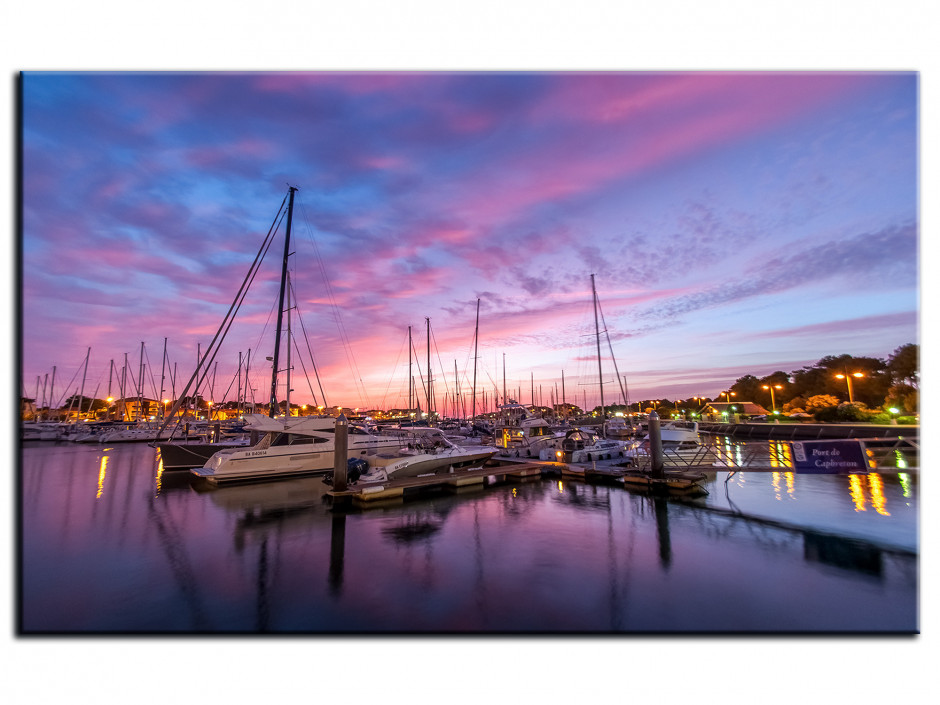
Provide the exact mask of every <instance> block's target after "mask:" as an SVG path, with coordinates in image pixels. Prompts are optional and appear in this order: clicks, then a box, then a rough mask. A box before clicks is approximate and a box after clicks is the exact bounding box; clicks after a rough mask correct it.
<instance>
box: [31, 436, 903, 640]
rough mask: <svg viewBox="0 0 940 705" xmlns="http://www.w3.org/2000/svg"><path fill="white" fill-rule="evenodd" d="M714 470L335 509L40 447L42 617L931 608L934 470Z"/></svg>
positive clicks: (618, 614) (580, 625)
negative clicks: (920, 546) (924, 511)
mask: <svg viewBox="0 0 940 705" xmlns="http://www.w3.org/2000/svg"><path fill="white" fill-rule="evenodd" d="M726 477H727V474H726V473H724V472H719V473H716V474H715V475H714V477H713V479H710V481H709V483H708V489H709V492H710V494H709V495H708V497H705V498H703V499H698V500H695V501H688V500H686V501H677V500H667V499H655V500H654V499H652V498H650V497H647V496H644V495H641V494H634V493H631V492H628V491H626V490H624V489H623V488H621V487H616V486H611V487H608V486H597V485H586V484H583V483H578V482H568V481H567V480H566V481H559V480H549V479H543V480H535V481H530V482H526V483H518V484H509V485H501V486H498V487H491V488H488V489H485V490H473V491H471V492H470V493H469V494H460V495H440V496H437V497H434V498H430V499H420V500H415V501H409V502H406V503H404V504H398V505H395V506H388V507H383V508H379V509H370V510H367V511H363V512H359V511H355V510H349V511H348V512H347V513H331V511H330V509H329V507H328V506H326V505H324V504H323V503H322V502H321V501H320V500H319V498H318V485H319V480H317V479H304V480H291V481H285V482H273V483H265V484H257V485H242V486H235V487H231V488H226V487H223V488H221V489H217V490H209V491H197V490H196V489H194V488H193V487H192V486H191V485H190V482H189V479H188V475H187V474H180V473H163V472H162V470H161V467H160V464H159V456H158V453H157V451H156V450H154V449H151V448H149V447H147V446H146V445H139V444H125V445H121V446H115V447H112V448H101V447H95V446H92V447H82V446H77V445H66V444H61V445H48V444H47V445H39V444H36V445H33V446H28V447H24V448H23V449H22V465H21V483H20V489H21V515H20V516H21V525H20V533H19V537H20V541H21V551H22V554H21V555H22V564H21V570H20V573H19V576H20V581H21V582H20V610H21V625H22V630H23V631H24V632H26V633H43V632H55V633H92V632H110V633H160V632H177V633H178V632H182V633H229V632H237V633H255V632H272V633H291V632H299V633H307V634H310V633H337V632H340V633H354V632H368V633H376V632H407V633H411V632H446V633H464V632H496V633H519V632H525V633H529V632H552V633H564V632H624V633H631V632H632V633H637V632H699V631H705V632H725V631H731V632H742V631H743V632H751V631H756V632H767V631H770V632H788V631H798V632H807V631H808V632H816V631H862V632H873V631H900V632H911V631H916V630H917V629H918V612H917V599H918V571H917V555H916V551H917V513H918V475H916V474H908V475H904V474H902V475H896V474H883V475H874V474H873V475H870V476H868V477H864V476H861V477H848V476H815V475H793V474H790V473H744V474H738V475H735V476H734V477H732V478H731V480H730V481H729V482H727V483H726V482H725V481H724V480H725V478H726Z"/></svg>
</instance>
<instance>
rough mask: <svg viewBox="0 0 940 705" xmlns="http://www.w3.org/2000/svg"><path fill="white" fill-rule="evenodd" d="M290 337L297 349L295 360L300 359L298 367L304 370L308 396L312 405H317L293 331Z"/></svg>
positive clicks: (315, 395)
mask: <svg viewBox="0 0 940 705" xmlns="http://www.w3.org/2000/svg"><path fill="white" fill-rule="evenodd" d="M290 337H291V342H293V344H294V350H296V351H297V360H299V361H300V369H302V370H303V371H304V379H305V380H307V389H309V390H310V396H312V397H313V405H314V406H318V404H317V394H316V392H314V391H313V385H312V384H310V375H309V374H307V366H306V365H304V358H303V356H302V355H301V354H300V348H299V347H298V346H297V339H296V338H294V335H293V333H291V336H290ZM314 372H316V368H314ZM324 406H325V404H324Z"/></svg>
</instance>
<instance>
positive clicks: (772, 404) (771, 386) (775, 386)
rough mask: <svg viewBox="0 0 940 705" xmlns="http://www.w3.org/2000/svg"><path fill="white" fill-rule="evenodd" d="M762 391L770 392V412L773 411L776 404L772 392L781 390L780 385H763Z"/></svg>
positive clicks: (781, 386)
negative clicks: (767, 390)
mask: <svg viewBox="0 0 940 705" xmlns="http://www.w3.org/2000/svg"><path fill="white" fill-rule="evenodd" d="M764 389H769V390H770V410H771V411H774V410H775V409H776V408H777V402H776V401H775V400H774V390H775V389H783V385H782V384H765V385H764Z"/></svg>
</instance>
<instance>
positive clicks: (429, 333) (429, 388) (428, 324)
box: [424, 317, 434, 420]
mask: <svg viewBox="0 0 940 705" xmlns="http://www.w3.org/2000/svg"><path fill="white" fill-rule="evenodd" d="M424 320H425V322H426V323H427V329H428V389H427V392H428V419H429V420H430V418H431V413H432V412H433V411H434V409H433V407H432V406H431V319H430V318H427V317H425V319H424Z"/></svg>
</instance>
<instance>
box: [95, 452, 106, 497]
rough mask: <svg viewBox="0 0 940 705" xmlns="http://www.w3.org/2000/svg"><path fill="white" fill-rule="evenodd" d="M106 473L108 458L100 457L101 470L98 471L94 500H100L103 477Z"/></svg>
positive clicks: (102, 490)
mask: <svg viewBox="0 0 940 705" xmlns="http://www.w3.org/2000/svg"><path fill="white" fill-rule="evenodd" d="M107 472H108V456H107V455H103V456H102V457H101V468H100V469H99V470H98V494H96V495H95V499H101V495H102V494H104V476H105V475H106V474H107Z"/></svg>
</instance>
